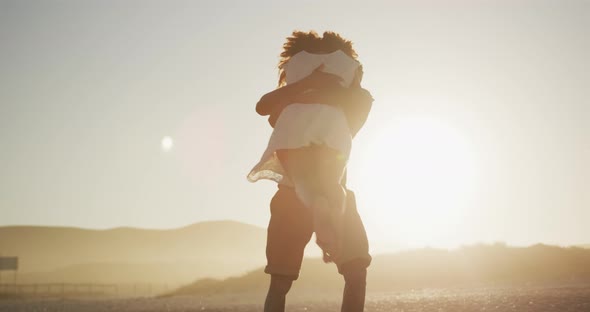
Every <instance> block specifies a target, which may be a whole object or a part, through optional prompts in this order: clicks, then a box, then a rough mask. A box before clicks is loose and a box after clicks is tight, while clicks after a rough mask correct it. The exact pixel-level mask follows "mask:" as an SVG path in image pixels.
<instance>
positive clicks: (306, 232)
mask: <svg viewBox="0 0 590 312" xmlns="http://www.w3.org/2000/svg"><path fill="white" fill-rule="evenodd" d="M339 79H340V78H339V77H338V76H335V75H331V74H328V73H324V72H322V71H319V70H316V71H314V73H313V74H311V75H310V77H309V79H307V80H306V83H307V85H306V86H305V88H303V87H301V86H300V85H297V83H294V84H289V85H285V86H283V87H281V88H279V89H276V90H274V91H272V92H269V93H267V94H265V95H264V96H263V97H262V98H261V99H260V101H259V102H258V104H257V105H256V111H257V112H258V113H259V114H260V115H263V116H269V123H270V124H271V126H274V123H275V122H276V120H277V118H278V116H279V114H280V113H281V111H282V109H283V108H285V107H286V106H287V105H289V104H291V103H328V104H333V105H337V106H339V107H340V108H341V109H342V110H343V111H344V113H345V114H346V116H347V120H348V123H349V127H350V129H351V134H352V135H353V137H354V136H355V135H356V134H357V132H358V131H359V130H360V128H361V127H362V126H363V125H364V123H365V121H366V119H367V116H368V114H369V111H370V109H371V106H372V102H373V98H372V97H371V94H370V93H369V92H368V91H367V90H365V89H363V88H361V86H360V80H359V82H358V84H356V85H354V86H351V87H349V88H347V89H339V90H338V92H333V91H334V89H333V88H342V87H340V85H339V82H338V81H339ZM310 83H311V84H313V89H314V90H315V91H312V92H305V93H304V92H303V91H305V90H309V84H310ZM342 185H343V186H344V187H346V176H345V178H344V179H343V182H342ZM270 208H271V219H270V222H269V225H268V236H267V246H266V257H267V266H266V268H265V272H266V273H268V274H270V275H271V282H270V287H269V290H268V294H267V297H266V301H265V305H264V311H265V312H281V311H284V310H285V300H286V295H287V293H288V292H289V290H290V288H291V285H292V284H293V281H294V280H296V279H297V278H298V277H299V270H300V268H301V263H302V260H303V253H304V249H305V246H306V245H307V243H308V242H309V241H310V239H311V236H312V234H313V218H312V215H311V212H310V211H309V209H306V207H305V206H304V205H303V203H302V202H301V201H300V200H299V198H298V197H297V195H296V194H295V190H294V189H293V188H292V187H289V186H286V185H281V184H279V186H278V190H277V192H276V194H275V195H274V197H273V198H272V200H271V204H270ZM341 239H342V253H341V255H340V256H339V258H338V259H337V260H335V263H336V265H337V267H338V272H339V273H340V274H342V275H343V277H344V281H345V287H344V293H343V299H342V310H341V311H342V312H359V311H363V310H364V303H365V288H366V277H367V267H368V266H369V264H370V263H371V256H370V255H369V245H368V241H367V235H366V232H365V229H364V226H363V223H362V221H361V219H360V216H359V214H358V212H357V209H356V200H355V196H354V193H353V192H352V191H350V190H347V198H346V210H345V213H344V216H343V233H342V238H341Z"/></svg>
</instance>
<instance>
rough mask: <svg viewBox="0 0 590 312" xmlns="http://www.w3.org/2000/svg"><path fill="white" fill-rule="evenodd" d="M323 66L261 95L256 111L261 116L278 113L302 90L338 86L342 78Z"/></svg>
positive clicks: (292, 101)
mask: <svg viewBox="0 0 590 312" xmlns="http://www.w3.org/2000/svg"><path fill="white" fill-rule="evenodd" d="M323 68H324V65H323V64H322V65H320V66H318V67H317V68H316V69H314V71H313V72H312V73H311V74H310V75H309V76H307V77H305V78H303V79H301V80H299V81H297V82H294V83H290V84H288V85H285V86H282V87H280V88H278V89H275V90H273V91H271V92H269V93H267V94H265V95H263V96H262V97H261V98H260V100H259V101H258V103H257V104H256V112H257V113H258V114H259V115H262V116H267V115H272V114H273V113H274V112H277V111H278V112H279V113H280V111H282V110H283V108H285V106H287V105H289V104H291V103H295V102H297V101H296V98H297V97H298V96H299V95H301V94H303V92H304V91H307V90H322V89H327V88H333V87H336V86H339V85H340V81H342V78H340V77H339V76H336V75H333V74H329V73H325V72H323V71H322V69H323Z"/></svg>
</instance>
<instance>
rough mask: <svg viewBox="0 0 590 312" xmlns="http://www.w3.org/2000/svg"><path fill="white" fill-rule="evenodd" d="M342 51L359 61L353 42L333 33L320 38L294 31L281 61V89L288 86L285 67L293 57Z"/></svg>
mask: <svg viewBox="0 0 590 312" xmlns="http://www.w3.org/2000/svg"><path fill="white" fill-rule="evenodd" d="M337 50H342V52H344V53H345V54H346V55H348V56H350V57H352V58H353V59H355V60H356V59H357V57H358V55H357V54H356V51H355V50H354V49H353V48H352V41H350V40H346V39H344V38H342V37H341V36H340V35H339V34H337V33H335V32H333V31H326V32H324V34H323V36H322V37H320V36H319V35H318V34H317V33H316V32H315V31H313V30H311V31H308V32H305V31H298V30H296V31H293V34H292V35H291V36H290V37H287V42H285V43H284V44H283V52H281V59H280V60H279V87H281V86H283V85H285V84H286V73H285V65H286V64H287V62H288V61H289V60H290V59H291V57H292V56H293V55H295V54H297V53H299V52H301V51H306V52H309V53H318V54H320V53H332V52H334V51H337Z"/></svg>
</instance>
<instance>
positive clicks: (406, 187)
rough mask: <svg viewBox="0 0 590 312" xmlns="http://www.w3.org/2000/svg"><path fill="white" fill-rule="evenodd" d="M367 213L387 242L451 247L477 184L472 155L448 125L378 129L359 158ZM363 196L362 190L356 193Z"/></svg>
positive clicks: (423, 121)
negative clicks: (387, 238)
mask: <svg viewBox="0 0 590 312" xmlns="http://www.w3.org/2000/svg"><path fill="white" fill-rule="evenodd" d="M361 166H362V168H363V169H362V175H363V177H362V181H363V183H362V185H360V186H359V188H361V189H362V194H363V195H364V196H363V198H364V199H365V203H366V205H367V206H366V207H367V209H368V210H370V211H371V216H370V217H372V218H375V219H376V221H374V222H375V223H377V226H379V227H381V228H382V231H381V232H382V233H383V234H384V235H390V236H391V237H389V238H390V239H394V240H396V241H400V242H404V243H407V244H410V245H436V246H449V245H453V244H455V243H456V242H457V241H459V240H460V238H458V237H454V235H455V233H457V229H458V227H461V226H463V223H464V221H466V220H465V218H467V215H468V210H469V209H470V207H469V200H470V198H471V197H472V194H473V191H474V189H475V184H476V182H477V181H476V174H477V170H478V168H477V165H476V157H475V155H474V149H473V147H472V146H471V144H470V142H468V141H467V140H466V139H465V137H464V136H463V135H462V134H461V133H460V132H458V131H457V130H455V129H454V128H453V127H451V126H450V125H448V124H445V123H443V122H441V121H440V120H436V119H431V118H427V117H419V116H415V117H407V118H403V119H399V120H396V121H394V122H392V123H390V124H389V125H388V126H386V127H384V128H382V130H381V131H380V134H379V135H378V136H377V137H376V138H374V140H373V144H371V145H370V147H369V149H367V150H366V151H365V152H364V155H363V156H362V163H361ZM359 191H361V190H359Z"/></svg>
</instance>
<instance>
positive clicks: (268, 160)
mask: <svg viewBox="0 0 590 312" xmlns="http://www.w3.org/2000/svg"><path fill="white" fill-rule="evenodd" d="M322 64H324V67H323V71H324V72H326V73H331V74H335V75H338V76H339V77H341V78H342V85H343V86H344V87H348V86H350V84H351V83H352V81H353V79H354V77H355V75H356V73H357V70H358V68H359V66H360V63H359V62H358V61H356V60H354V59H353V58H351V57H349V56H348V55H346V53H344V52H342V51H341V50H336V51H334V52H332V53H328V54H313V53H309V52H306V51H301V52H299V53H297V54H295V55H294V56H292V57H291V59H290V60H289V62H287V64H286V65H285V74H286V82H287V84H290V83H293V82H296V81H299V80H301V79H303V78H305V77H307V76H308V75H310V74H311V73H312V72H313V71H314V70H315V69H316V68H317V67H318V66H320V65H322ZM311 144H317V145H327V146H329V147H331V148H333V149H336V150H338V151H340V152H341V153H342V154H343V155H344V156H345V159H348V156H349V155H350V149H351V145H352V136H351V134H350V128H349V126H348V122H347V120H346V116H345V115H344V112H342V110H340V109H339V108H337V107H334V106H330V105H325V104H321V103H318V104H298V103H293V104H290V105H288V106H287V107H285V109H283V111H282V112H281V114H280V115H279V118H278V119H277V122H276V124H275V127H274V131H273V133H272V135H271V137H270V140H269V142H268V146H267V148H266V150H265V151H264V153H263V154H262V157H261V159H260V161H259V162H258V164H256V166H254V168H253V169H252V170H251V171H250V173H249V174H248V180H249V181H250V182H256V181H258V180H260V179H269V180H273V181H276V182H277V183H281V184H287V185H289V184H291V182H290V181H288V178H287V177H285V171H284V169H283V166H281V163H280V161H279V159H278V158H277V156H276V154H275V151H276V150H279V149H295V148H300V147H305V146H309V145H311Z"/></svg>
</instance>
